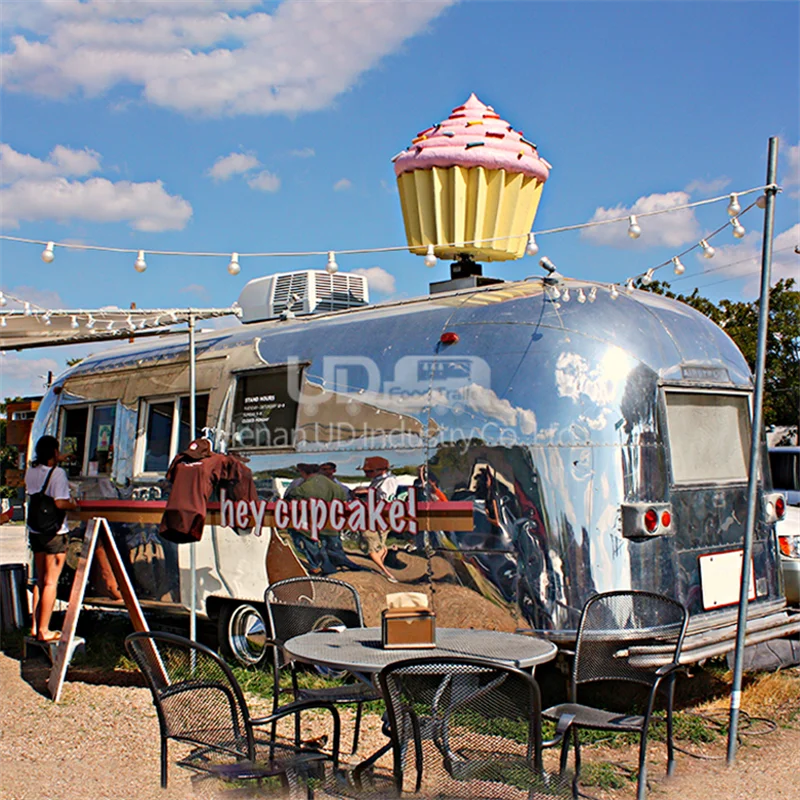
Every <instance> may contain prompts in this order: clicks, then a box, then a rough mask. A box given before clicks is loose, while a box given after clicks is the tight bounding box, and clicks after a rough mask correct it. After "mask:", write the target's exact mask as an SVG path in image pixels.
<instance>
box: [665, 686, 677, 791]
mask: <svg viewBox="0 0 800 800" xmlns="http://www.w3.org/2000/svg"><path fill="white" fill-rule="evenodd" d="M674 677H675V676H674V675H673V676H672V678H673V680H670V682H669V689H668V692H667V777H671V776H672V774H673V773H674V772H675V746H674V745H673V743H672V701H673V697H674V695H675V681H674Z"/></svg>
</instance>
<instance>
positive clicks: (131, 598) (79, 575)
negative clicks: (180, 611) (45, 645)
mask: <svg viewBox="0 0 800 800" xmlns="http://www.w3.org/2000/svg"><path fill="white" fill-rule="evenodd" d="M98 541H99V545H100V547H102V548H104V549H105V553H106V556H107V557H108V560H109V563H110V564H111V570H112V572H113V573H114V577H115V578H116V579H117V584H118V586H119V589H120V592H121V593H122V599H123V600H124V601H125V607H126V608H127V609H128V613H129V614H130V617H131V622H132V623H133V628H134V630H137V631H146V630H149V628H148V626H147V621H146V620H145V618H144V614H143V613H142V607H141V606H140V605H139V600H138V599H137V597H136V594H135V592H134V591H133V586H132V584H131V581H130V578H129V577H128V573H127V572H126V571H125V566H124V565H123V563H122V557H121V556H120V554H119V550H118V549H117V545H116V543H115V542H114V537H113V536H112V535H111V529H110V528H109V527H108V521H107V520H106V519H105V517H93V518H92V519H91V520H90V521H89V524H88V526H87V528H86V537H85V538H84V540H83V548H82V549H81V554H80V557H79V558H78V567H77V569H76V570H75V578H74V580H73V581H72V590H71V591H70V594H69V606H68V607H67V614H66V617H65V619H64V625H63V628H62V631H61V638H60V639H59V642H58V648H57V650H56V657H55V659H54V660H53V668H52V669H51V670H50V677H49V678H48V679H47V688H48V689H49V690H50V696H51V697H52V698H53V700H54V701H55V702H56V703H57V702H58V701H59V698H60V697H61V689H62V687H63V685H64V678H65V677H66V674H67V667H68V665H69V660H70V657H71V656H72V643H73V640H74V638H75V631H76V630H77V627H78V616H79V615H80V613H81V606H82V605H83V596H84V594H85V593H86V583H87V581H88V580H89V568H90V567H91V564H92V559H93V558H94V554H95V552H96V549H97V545H98Z"/></svg>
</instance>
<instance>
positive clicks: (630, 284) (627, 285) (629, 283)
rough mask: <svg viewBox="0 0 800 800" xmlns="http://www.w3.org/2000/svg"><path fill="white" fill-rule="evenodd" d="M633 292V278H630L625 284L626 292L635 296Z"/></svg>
mask: <svg viewBox="0 0 800 800" xmlns="http://www.w3.org/2000/svg"><path fill="white" fill-rule="evenodd" d="M633 290H634V285H633V278H628V280H627V281H626V282H625V291H626V292H627V293H628V294H633Z"/></svg>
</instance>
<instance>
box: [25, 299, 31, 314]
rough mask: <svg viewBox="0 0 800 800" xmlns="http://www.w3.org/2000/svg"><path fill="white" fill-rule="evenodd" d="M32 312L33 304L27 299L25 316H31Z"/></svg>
mask: <svg viewBox="0 0 800 800" xmlns="http://www.w3.org/2000/svg"><path fill="white" fill-rule="evenodd" d="M31 314H33V311H32V310H31V304H30V303H29V302H27V301H26V302H25V316H26V317H29V316H31Z"/></svg>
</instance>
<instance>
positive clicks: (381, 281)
mask: <svg viewBox="0 0 800 800" xmlns="http://www.w3.org/2000/svg"><path fill="white" fill-rule="evenodd" d="M350 271H351V272H354V273H355V274H356V275H363V276H364V277H365V278H366V279H367V283H368V284H369V288H370V291H372V292H377V293H378V294H394V291H395V288H396V286H395V281H394V275H392V274H391V273H389V272H387V271H386V270H385V269H383V268H382V267H357V268H356V269H352V270H350Z"/></svg>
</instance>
